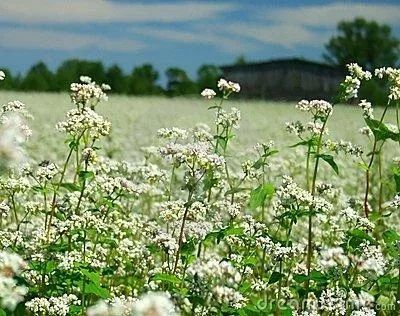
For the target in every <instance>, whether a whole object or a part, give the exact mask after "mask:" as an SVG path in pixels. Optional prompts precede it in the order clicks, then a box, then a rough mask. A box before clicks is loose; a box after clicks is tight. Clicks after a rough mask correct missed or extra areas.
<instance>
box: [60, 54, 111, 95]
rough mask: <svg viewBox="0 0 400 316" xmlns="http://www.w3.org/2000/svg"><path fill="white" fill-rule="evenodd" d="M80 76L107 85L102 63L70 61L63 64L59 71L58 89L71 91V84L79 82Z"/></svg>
mask: <svg viewBox="0 0 400 316" xmlns="http://www.w3.org/2000/svg"><path fill="white" fill-rule="evenodd" d="M80 76H89V77H91V78H92V79H93V80H94V81H96V82H97V83H107V82H106V80H107V78H106V73H105V70H104V65H103V63H102V62H100V61H88V60H80V59H70V60H67V61H65V62H63V63H62V64H61V65H60V67H58V69H57V73H56V81H57V86H58V89H59V90H61V91H66V90H69V87H70V85H71V83H73V82H78V81H79V77H80Z"/></svg>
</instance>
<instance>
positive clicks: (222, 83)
mask: <svg viewBox="0 0 400 316" xmlns="http://www.w3.org/2000/svg"><path fill="white" fill-rule="evenodd" d="M217 86H218V89H219V90H221V91H223V92H225V93H232V92H236V93H238V92H240V85H239V84H238V83H236V82H233V81H227V80H226V79H223V78H221V79H219V80H218V83H217Z"/></svg>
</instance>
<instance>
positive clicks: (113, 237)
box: [0, 64, 400, 316]
mask: <svg viewBox="0 0 400 316" xmlns="http://www.w3.org/2000/svg"><path fill="white" fill-rule="evenodd" d="M372 76H376V77H377V78H378V79H382V80H385V81H386V82H387V83H388V103H387V106H386V107H381V108H376V106H375V105H374V104H371V103H369V102H368V101H367V100H356V101H355V102H354V104H355V105H354V106H344V105H340V104H339V103H343V102H344V101H348V100H349V99H356V97H357V90H358V88H359V86H360V84H362V83H363V81H366V80H371V77H372ZM0 79H4V80H7V78H3V75H2V73H1V72H0ZM0 84H1V81H0ZM218 88H219V91H212V90H209V89H206V90H205V91H203V92H202V95H201V96H199V97H198V98H193V99H161V98H129V97H122V96H113V95H110V96H108V97H109V100H108V97H107V93H108V90H109V89H110V87H109V86H107V85H105V84H99V85H98V84H96V83H94V82H92V81H91V79H90V78H88V77H84V76H83V77H81V79H80V82H79V83H74V84H72V85H71V94H70V96H67V95H64V94H18V95H16V94H14V93H8V92H7V93H6V92H2V93H0V104H4V105H3V106H2V109H1V111H2V112H1V113H0V118H1V130H0V153H1V157H2V159H1V165H0V166H1V178H0V192H1V201H0V246H1V249H0V315H89V316H90V315H92V316H95V315H115V316H117V315H118V316H119V315H143V316H161V315H243V316H245V315H304V316H311V315H312V316H313V315H352V316H366V315H368V316H369V315H398V314H399V313H400V280H399V272H400V234H399V233H398V231H399V214H398V211H399V207H400V195H399V192H400V157H399V156H400V154H399V149H400V147H399V146H400V137H399V129H398V125H399V124H398V123H399V120H398V119H397V118H398V116H397V106H398V103H399V99H400V72H399V71H397V70H394V69H391V68H387V69H386V68H384V69H378V70H377V71H376V72H375V73H374V74H371V73H369V72H367V71H364V70H362V69H361V68H360V67H359V66H357V65H354V64H352V65H349V76H348V77H346V78H344V81H343V84H342V85H341V87H340V93H339V95H338V98H337V99H336V100H334V101H332V103H329V102H327V101H322V100H310V101H306V100H302V101H300V100H299V101H300V102H299V103H298V104H289V103H266V102H255V101H236V100H235V99H234V98H232V97H233V96H234V95H235V94H237V93H240V85H239V84H237V83H234V82H230V81H226V80H224V79H221V80H220V81H219V82H218ZM16 97H18V99H20V101H12V100H14V99H15V98H16ZM71 101H72V102H71ZM106 101H107V102H106Z"/></svg>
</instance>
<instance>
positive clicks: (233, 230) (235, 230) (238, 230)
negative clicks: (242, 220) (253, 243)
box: [224, 227, 244, 236]
mask: <svg viewBox="0 0 400 316" xmlns="http://www.w3.org/2000/svg"><path fill="white" fill-rule="evenodd" d="M243 231H244V228H243V227H228V228H226V229H225V230H224V236H242V235H243Z"/></svg>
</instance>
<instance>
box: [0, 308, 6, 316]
mask: <svg viewBox="0 0 400 316" xmlns="http://www.w3.org/2000/svg"><path fill="white" fill-rule="evenodd" d="M0 316H7V313H6V311H5V310H4V309H2V308H0Z"/></svg>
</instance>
